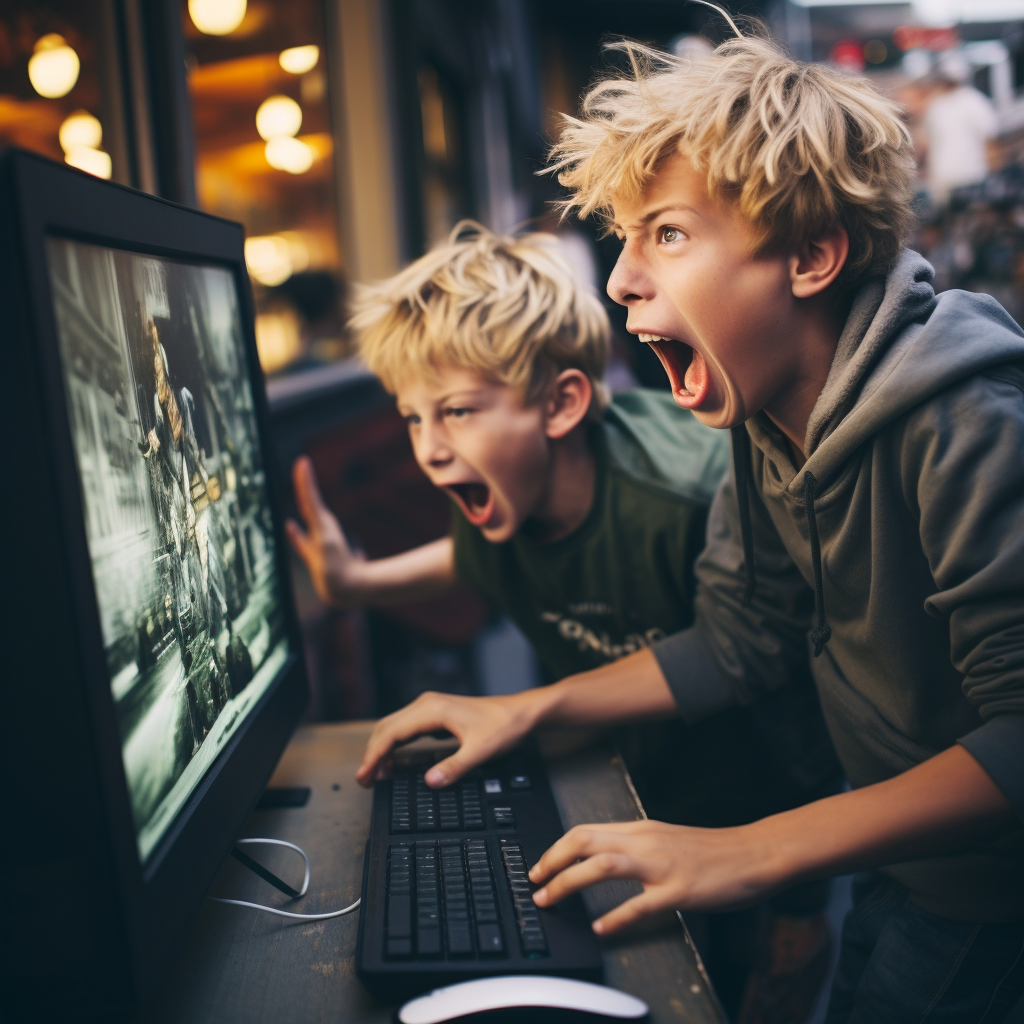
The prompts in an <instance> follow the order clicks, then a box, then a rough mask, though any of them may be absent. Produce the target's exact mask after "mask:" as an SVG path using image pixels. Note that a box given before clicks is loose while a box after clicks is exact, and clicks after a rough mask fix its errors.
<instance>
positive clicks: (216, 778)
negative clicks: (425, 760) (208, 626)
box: [6, 152, 309, 996]
mask: <svg viewBox="0 0 1024 1024" xmlns="http://www.w3.org/2000/svg"><path fill="white" fill-rule="evenodd" d="M6 158H7V160H9V162H10V172H11V180H12V182H13V185H14V193H15V196H14V198H15V203H16V217H17V226H18V229H19V234H20V239H19V241H20V248H21V253H22V257H23V276H24V281H25V284H26V292H27V295H26V299H27V303H28V309H29V319H30V328H31V333H32V335H33V336H34V339H35V350H36V356H37V359H36V363H37V366H38V370H39V379H40V385H41V387H40V391H41V394H42V397H43V402H44V404H45V410H44V412H45V416H46V420H47V422H48V423H50V424H52V429H51V437H50V438H49V442H50V444H49V449H50V452H51V466H52V471H53V474H54V477H55V479H54V486H55V488H56V491H57V493H58V495H59V500H60V505H61V508H60V513H61V520H62V523H63V526H64V530H63V534H64V536H63V538H60V540H61V541H62V542H63V549H64V550H63V554H64V559H65V562H66V566H67V581H68V585H69V588H70V590H71V597H72V600H73V603H74V607H75V609H76V612H77V616H76V618H77V636H76V639H77V643H78V651H79V655H80V656H79V661H80V666H81V679H82V682H83V687H84V690H85V692H86V697H87V704H88V707H89V713H90V715H91V723H90V724H91V726H92V733H93V737H94V741H95V742H94V744H93V749H94V753H95V766H94V767H95V770H96V772H97V774H98V776H99V779H100V782H101V787H102V790H103V797H104V805H105V809H106V818H107V820H106V829H105V836H100V837H98V840H97V841H100V842H102V841H104V840H105V841H106V842H107V843H109V853H110V856H111V859H112V862H113V865H114V871H115V873H116V884H117V889H118V891H119V894H120V898H121V904H122V908H121V909H122V919H123V923H124V931H125V937H126V940H127V946H128V950H129V955H130V958H131V970H130V973H131V976H132V982H133V988H134V989H135V990H136V994H137V996H141V995H142V994H143V993H144V992H145V991H146V990H147V989H148V988H149V987H150V986H151V985H152V983H153V982H154V981H155V980H156V978H157V977H158V976H159V974H160V972H161V967H162V966H163V965H164V964H165V963H166V962H167V961H168V959H169V957H170V955H171V952H172V951H173V948H174V946H175V944H176V942H177V940H178V939H179V937H180V936H181V934H182V932H183V931H184V929H185V927H186V926H187V924H188V922H189V920H190V919H191V918H192V916H193V915H194V913H195V911H196V910H197V908H198V906H199V905H200V903H201V901H202V899H203V896H204V894H205V892H206V890H207V889H208V887H209V885H210V883H211V882H212V880H213V878H214V876H215V874H216V872H217V870H218V869H219V867H220V865H221V863H222V862H223V860H224V858H225V856H226V855H227V853H228V851H229V850H230V848H231V845H232V843H233V841H234V839H235V837H236V836H237V834H238V831H239V829H240V828H241V826H242V825H243V823H244V822H245V820H246V818H247V817H248V816H249V814H250V813H251V811H252V808H253V807H254V806H255V803H256V801H257V800H258V799H259V796H260V793H261V792H262V790H263V788H264V786H265V785H266V781H267V779H268V778H269V776H270V774H271V772H272V771H273V769H274V766H275V765H276V763H277V761H278V759H279V757H280V754H281V752H282V750H283V749H284V746H285V745H286V743H287V742H288V739H289V737H290V736H291V733H292V732H293V730H294V728H295V726H296V724H297V723H298V721H299V719H300V717H301V715H302V711H303V710H304V708H305V706H306V704H307V702H308V696H309V691H308V683H307V680H306V674H305V667H304V665H303V661H302V655H301V652H302V642H301V635H300V631H299V625H298V620H297V617H296V614H295V606H294V600H293V598H292V595H291V592H290V576H289V563H288V553H287V552H288V548H287V544H286V540H285V536H284V529H283V524H284V510H283V504H282V493H283V492H282V486H281V484H282V482H281V480H280V473H279V471H278V466H277V460H276V456H275V453H274V450H273V445H272V443H271V440H270V431H269V411H268V406H267V400H266V392H265V388H264V382H263V375H262V372H261V370H260V365H259V358H258V354H257V350H256V340H255V329H254V308H253V300H252V290H251V285H250V283H249V277H248V273H247V271H246V267H245V257H244V229H243V228H242V226H241V225H240V224H236V223H234V222H231V221H227V220H223V219H221V218H218V217H213V216H211V215H209V214H205V213H201V212H198V211H196V210H191V209H188V208H186V207H182V206H178V205H176V204H174V203H170V202H167V201H166V200H162V199H159V198H156V197H154V196H150V195H147V194H145V193H141V192H136V191H135V190H133V189H130V188H126V187H124V186H121V185H117V184H113V183H110V182H104V181H101V180H99V179H96V178H93V177H91V176H89V175H86V174H84V173H82V172H80V171H77V170H74V169H71V168H66V167H63V166H61V165H60V164H56V163H54V162H52V161H49V160H46V159H45V158H42V157H38V156H36V155H34V154H29V153H22V152H8V153H7V154H6ZM48 237H63V238H71V239H75V240H77V241H83V242H89V243H91V244H96V245H102V246H107V247H110V248H117V249H123V250H129V251H132V252H137V253H140V254H145V255H152V256H161V257H167V258H172V259H178V260H183V261H186V262H192V263H202V264H206V265H219V266H223V267H225V268H227V269H228V270H230V272H231V273H232V276H233V278H234V280H235V285H236V290H237V294H238V300H239V312H240V315H241V318H242V328H243V339H244V344H245V349H246V357H247V362H248V366H249V374H250V383H251V387H252V395H253V402H254V406H255V413H256V420H257V428H258V431H259V438H260V447H261V453H262V456H263V464H264V467H265V472H266V479H267V490H268V495H269V500H270V506H271V514H272V517H273V523H274V536H275V546H276V552H275V555H276V561H277V569H278V573H279V578H280V580H281V587H282V595H281V596H282V601H283V603H284V606H285V620H286V627H285V628H286V633H287V636H288V640H289V645H290V653H289V656H288V659H287V661H286V663H285V665H284V666H283V667H282V669H281V670H280V672H279V673H278V676H277V679H276V680H275V681H274V682H272V683H271V684H270V686H269V687H268V689H267V691H266V693H264V695H263V696H262V698H261V699H260V701H259V702H258V703H257V704H256V706H255V707H254V708H253V709H252V711H251V712H250V714H249V715H248V717H247V718H246V720H245V721H244V722H243V723H242V724H241V725H240V726H239V728H238V730H237V731H236V733H235V734H234V736H233V737H232V739H231V740H230V741H229V743H228V745H227V747H226V748H225V749H224V750H223V751H222V752H221V754H220V755H219V756H218V757H217V759H216V760H215V761H214V763H213V764H212V765H211V766H210V768H209V769H208V771H207V773H206V775H205V776H204V778H203V780H202V782H201V783H200V785H199V786H198V787H197V789H196V790H195V792H193V794H192V795H191V797H190V798H189V800H188V802H187V803H186V804H185V806H184V807H183V808H182V810H181V811H180V812H179V814H178V815H177V817H176V818H175V820H174V822H173V823H172V824H171V826H170V827H169V828H168V830H167V832H166V833H165V835H164V836H163V837H162V838H161V840H160V842H159V843H158V845H157V847H156V848H155V849H154V851H153V852H152V853H151V854H150V856H149V858H148V859H147V861H146V862H145V863H142V862H141V861H140V859H139V855H138V847H137V842H136V835H135V829H134V826H133V823H132V817H131V809H130V804H129V797H128V789H127V784H126V780H125V774H124V765H123V762H122V758H121V745H120V740H119V737H118V733H117V725H116V720H115V712H114V705H113V701H112V699H111V694H110V679H109V675H108V671H107V667H106V658H105V654H104V649H103V641H102V634H101V629H100V618H99V611H98V607H97V602H96V595H95V590H94V586H93V578H92V563H91V560H90V555H89V549H88V543H87V538H86V533H85V525H84V517H83V503H82V494H81V485H80V482H79V476H78V467H77V462H76V459H75V453H74V448H73V442H72V436H71V429H70V421H69V417H68V411H67V398H66V391H65V384H64V379H63V374H62V369H61V357H60V350H59V346H58V338H57V327H56V319H55V313H54V306H53V300H52V293H51V281H50V276H49V267H48V262H47V257H46V239H47V238H48Z"/></svg>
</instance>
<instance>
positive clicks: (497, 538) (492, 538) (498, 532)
mask: <svg viewBox="0 0 1024 1024" xmlns="http://www.w3.org/2000/svg"><path fill="white" fill-rule="evenodd" d="M479 530H480V532H481V533H482V534H483V535H484V540H486V541H488V542H489V543H491V544H504V543H505V541H507V540H511V539H512V538H513V537H514V536H515V533H516V528H515V526H514V525H509V524H507V523H502V524H500V525H498V526H481V527H479Z"/></svg>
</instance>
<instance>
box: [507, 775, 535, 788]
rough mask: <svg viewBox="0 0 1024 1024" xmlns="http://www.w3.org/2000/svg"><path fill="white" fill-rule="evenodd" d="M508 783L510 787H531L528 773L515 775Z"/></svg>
mask: <svg viewBox="0 0 1024 1024" xmlns="http://www.w3.org/2000/svg"><path fill="white" fill-rule="evenodd" d="M508 784H509V788H510V789H529V788H530V777H529V776H528V775H513V776H512V778H511V779H510V780H509V783H508Z"/></svg>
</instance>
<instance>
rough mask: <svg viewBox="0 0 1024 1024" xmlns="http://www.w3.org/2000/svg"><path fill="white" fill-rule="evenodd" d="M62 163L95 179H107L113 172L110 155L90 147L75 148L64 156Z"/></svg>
mask: <svg viewBox="0 0 1024 1024" xmlns="http://www.w3.org/2000/svg"><path fill="white" fill-rule="evenodd" d="M64 162H65V163H67V164H70V165H71V166H72V167H77V168H78V169H79V170H80V171H85V172H86V173H87V174H94V175H95V176H96V177H97V178H109V177H110V173H111V171H112V170H113V167H112V165H111V163H110V154H109V153H104V152H103V150H102V149H93V148H92V147H90V146H75V148H74V149H71V150H69V151H68V153H67V154H66V155H65V157H64Z"/></svg>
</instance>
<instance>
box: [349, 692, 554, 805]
mask: <svg viewBox="0 0 1024 1024" xmlns="http://www.w3.org/2000/svg"><path fill="white" fill-rule="evenodd" d="M536 704H537V702H536V701H535V700H532V699H531V691H529V690H528V691H526V692H525V693H516V694H511V695H510V696H507V697H458V696H455V695H453V694H450V693H423V694H421V695H420V696H419V697H417V698H416V700H414V701H413V702H412V703H411V704H408V705H407V706H406V707H404V708H402V709H401V710H400V711H396V712H394V714H391V715H388V716H387V717H386V718H382V719H381V720H380V721H379V722H378V723H377V725H376V726H375V727H374V730H373V733H372V735H371V736H370V741H369V743H367V745H366V753H365V754H364V755H363V763H362V764H361V765H360V766H359V770H358V771H357V772H356V780H357V781H358V782H359V783H360V785H363V786H372V785H373V783H374V782H375V781H377V780H378V779H382V778H385V777H386V776H387V775H388V773H389V771H390V768H391V753H392V751H393V750H394V748H395V747H396V746H398V745H399V744H402V743H407V742H408V741H409V740H413V739H415V738H416V737H417V736H425V735H426V734H427V733H432V732H438V731H439V730H442V729H446V730H447V731H448V732H450V733H451V734H452V735H453V736H454V737H455V738H456V739H457V740H458V741H459V743H460V746H459V749H458V750H457V751H456V752H455V753H454V754H452V755H451V757H448V758H445V760H443V761H439V762H438V763H437V764H435V765H434V766H433V767H432V768H431V769H430V770H429V771H428V772H427V774H426V782H427V785H428V786H432V787H434V788H437V787H440V786H447V785H449V784H450V783H452V782H455V781H456V780H457V779H460V778H461V777H462V776H463V775H465V774H466V772H468V771H470V770H471V769H473V768H475V767H476V766H477V765H478V764H481V763H482V762H484V761H487V760H488V759H490V758H492V757H496V756H497V755H498V754H502V753H504V752H505V751H506V750H509V749H510V748H512V747H514V746H515V745H516V744H517V743H518V742H519V741H520V740H521V739H522V738H523V737H524V736H525V735H526V734H527V733H528V732H529V731H530V730H531V729H532V728H533V727H534V725H535V724H536V720H537V714H536V708H535V705H536Z"/></svg>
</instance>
